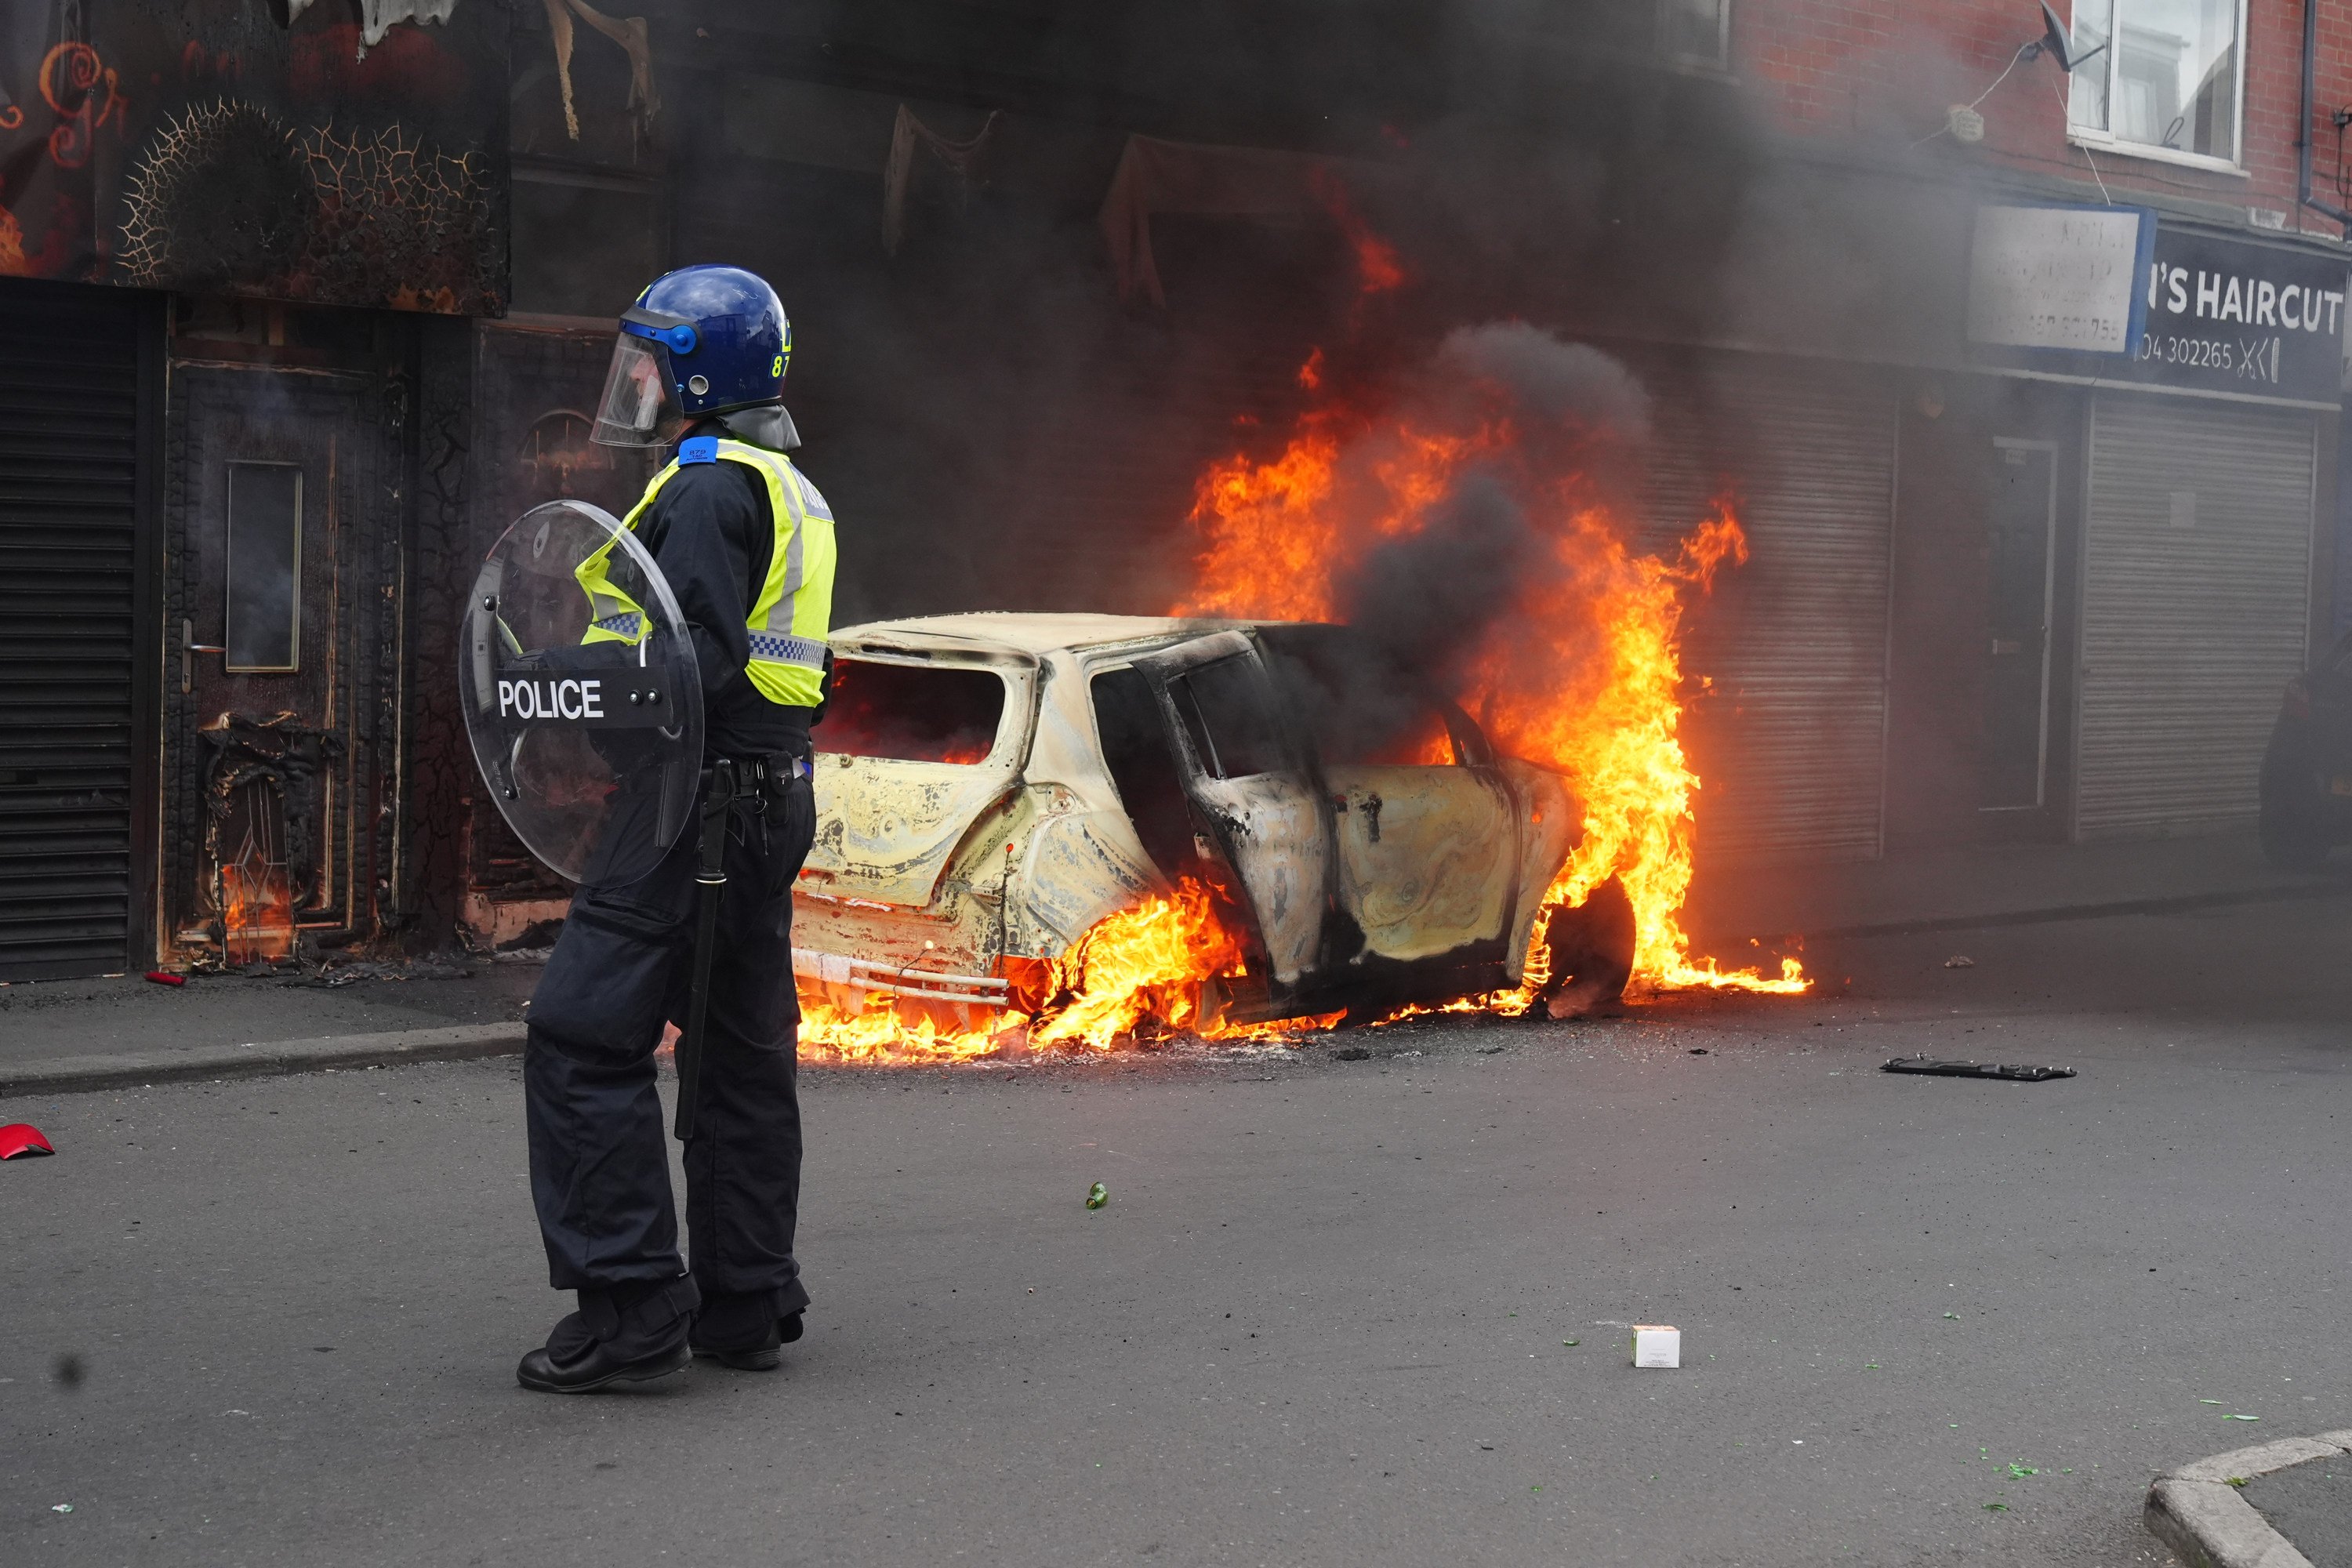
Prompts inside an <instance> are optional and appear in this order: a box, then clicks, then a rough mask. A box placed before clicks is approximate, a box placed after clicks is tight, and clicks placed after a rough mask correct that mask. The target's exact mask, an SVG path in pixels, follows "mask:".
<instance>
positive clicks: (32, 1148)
mask: <svg viewBox="0 0 2352 1568" xmlns="http://www.w3.org/2000/svg"><path fill="white" fill-rule="evenodd" d="M56 1152H57V1151H56V1150H55V1149H52V1148H50V1147H49V1141H48V1140H47V1138H44V1137H42V1136H41V1130H40V1129H39V1128H37V1127H36V1126H34V1125H33V1124H32V1123H31V1122H29V1121H12V1122H10V1123H9V1124H8V1125H7V1126H5V1127H0V1160H37V1159H38V1158H40V1157H41V1156H42V1155H44V1154H54V1153H56Z"/></svg>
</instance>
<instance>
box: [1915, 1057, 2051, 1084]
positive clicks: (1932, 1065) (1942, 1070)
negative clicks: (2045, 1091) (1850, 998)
mask: <svg viewBox="0 0 2352 1568" xmlns="http://www.w3.org/2000/svg"><path fill="white" fill-rule="evenodd" d="M1878 1070H1879V1071H1881V1072H1907V1073H1920V1074H1924V1075H1926V1076H1927V1077H1930V1078H1998V1079H2009V1080H2010V1081H2011V1082H2013V1083H2041V1082H2042V1081H2043V1080H2044V1079H2053V1078H2073V1077H2074V1068H2047V1067H2032V1066H2028V1065H2026V1064H2024V1063H2021V1062H2011V1063H1998V1064H1997V1063H1993V1062H1962V1061H1947V1060H1944V1059H1941V1058H1936V1057H1896V1058H1895V1059H1894V1060H1893V1061H1890V1062H1888V1063H1887V1064H1886V1065H1885V1067H1883V1068H1879V1069H1878Z"/></svg>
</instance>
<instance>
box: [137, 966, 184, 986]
mask: <svg viewBox="0 0 2352 1568" xmlns="http://www.w3.org/2000/svg"><path fill="white" fill-rule="evenodd" d="M147 978H148V979H150V980H152V981H153V982H154V983H155V984H158V985H185V984H187V983H188V977H187V976H186V975H184V974H173V973H169V972H168V971H165V970H161V969H151V970H149V971H148V972H147Z"/></svg>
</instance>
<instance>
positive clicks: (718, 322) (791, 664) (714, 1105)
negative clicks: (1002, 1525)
mask: <svg viewBox="0 0 2352 1568" xmlns="http://www.w3.org/2000/svg"><path fill="white" fill-rule="evenodd" d="M791 353H792V325H791V323H790V322H789V321H787V320H786V319H785V316H784V311H783V307H782V304H781V303H780V302H779V301H778V300H777V299H776V294H775V290H773V289H771V288H769V287H768V285H767V284H766V283H765V282H764V281H762V280H761V279H759V278H758V277H756V276H754V275H753V274H751V273H750V272H746V271H744V270H742V269H741V268H733V267H688V268H681V269H680V270H678V271H676V272H671V273H668V274H667V275H666V276H664V277H662V278H660V279H656V281H655V282H654V283H653V284H652V285H651V286H650V287H648V288H647V289H646V291H645V292H644V293H643V294H641V295H639V296H638V297H637V301H636V304H635V306H634V307H632V308H631V309H630V310H627V311H625V313H624V314H623V315H622V318H621V324H620V335H619V337H618V340H617V342H616V343H615V345H614V353H613V363H612V368H611V371H610V374H608V376H607V378H606V382H605V388H604V399H603V402H602V404H601V405H600V406H599V409H598V416H597V420H596V426H595V429H594V431H593V438H594V439H595V440H597V441H600V442H603V443H604V444H606V445H610V446H623V447H667V446H668V445H670V444H671V443H672V442H676V443H677V456H676V458H675V460H674V461H672V462H671V463H670V464H669V466H668V467H667V468H664V469H662V471H661V472H660V473H658V474H656V476H655V477H654V479H653V482H652V483H651V484H650V485H648V486H647V487H646V493H645V498H644V499H643V500H640V501H639V502H638V503H637V505H636V507H635V509H634V510H632V511H630V513H629V514H628V517H627V518H626V519H625V525H626V526H627V527H628V528H629V529H631V530H632V531H635V534H636V536H637V537H638V539H639V540H640V541H642V542H644V544H645V545H646V549H647V550H648V551H650V552H651V553H652V555H653V558H654V560H655V561H656V563H658V564H659V566H660V567H661V571H662V574H663V576H664V577H665V578H667V581H668V583H669V585H670V588H671V590H672V592H673V593H674V594H675V595H677V603H678V607H679V611H680V613H681V616H682V617H683V619H684V620H685V622H686V623H687V626H688V633H689V635H690V636H691V637H692V639H693V642H694V648H695V654H696V658H697V659H698V664H699V667H700V670H701V679H702V687H703V703H704V712H705V726H704V727H705V733H706V741H705V747H706V751H705V757H704V770H703V780H702V788H703V791H704V796H703V799H702V801H701V802H700V803H698V804H699V805H700V808H701V809H700V811H699V812H698V820H711V821H719V822H720V825H721V826H723V829H724V833H725V847H724V870H725V873H726V885H725V888H724V889H723V891H722V892H721V894H720V895H719V898H720V903H719V920H718V925H717V931H716V942H715V944H714V951H713V953H712V956H711V958H710V961H709V988H708V1004H707V1005H708V1014H707V1017H708V1025H707V1029H706V1032H705V1036H704V1041H705V1048H704V1051H703V1053H702V1058H701V1060H702V1069H701V1078H700V1085H699V1091H698V1094H697V1095H696V1097H695V1111H694V1116H693V1130H692V1131H691V1133H690V1134H688V1136H687V1142H686V1152H685V1163H686V1183H687V1226H688V1236H689V1239H690V1241H691V1244H692V1266H691V1268H690V1270H689V1268H688V1265H687V1264H686V1263H685V1262H683V1261H682V1260H681V1259H680V1258H679V1255H678V1246H677V1211H676V1209H675V1206H674V1205H673V1201H672V1198H671V1194H670V1181H669V1162H668V1151H667V1143H666V1142H665V1136H664V1130H663V1126H662V1112H661V1102H660V1100H659V1097H658V1096H657V1095H656V1091H655V1087H654V1083H655V1066H654V1053H655V1050H656V1047H657V1046H658V1044H659V1043H660V1039H661V1036H662V1025H663V1023H664V1021H665V1020H669V1021H674V1022H677V1024H679V1025H680V1026H684V1025H685V1024H686V1022H687V1020H688V1010H689V997H688V992H689V990H690V989H691V977H692V974H693V972H694V968H695V964H694V960H693V948H694V943H695V936H696V925H697V922H696V919H695V915H696V899H697V883H696V862H697V858H698V854H699V852H700V846H699V844H698V837H699V835H698V833H697V832H696V831H695V828H694V826H692V825H689V827H688V831H686V832H684V833H681V834H680V835H679V836H678V838H677V843H676V844H675V845H674V846H672V847H671V849H670V851H669V853H668V854H667V856H666V857H665V858H663V859H662V861H661V863H660V864H659V866H658V867H657V868H656V869H655V870H654V871H652V872H651V873H650V874H648V875H646V876H644V877H642V878H639V879H635V880H632V881H628V882H625V883H621V884H617V885H614V884H610V883H607V882H604V881H601V880H600V879H599V877H598V875H597V872H596V870H595V869H594V868H593V866H592V867H591V868H590V870H589V872H588V874H587V877H586V879H585V880H584V881H583V884H582V886H581V888H580V890H579V892H578V893H577V894H576V895H575V896H574V897H573V899H572V910H571V916H570V918H569V919H568V920H566V921H565V922H564V927H563V935H562V938H561V939H560V940H559V941H558V942H557V943H556V945H555V952H554V954H553V956H552V957H551V958H550V959H549V961H548V965H547V971H546V973H545V975H544V976H543V977H542V978H541V981H540V984H539V989H538V990H537V991H536V992H535V993H534V994H532V996H531V1005H530V1033H529V1041H528V1044H527V1045H526V1047H525V1049H524V1056H523V1082H524V1100H525V1106H526V1110H527V1113H528V1118H529V1123H530V1184H531V1198H532V1201H533V1203H534V1205H536V1206H537V1208H538V1211H539V1224H540V1231H541V1236H542V1237H543V1238H544V1239H545V1241H546V1244H547V1259H548V1269H549V1274H550V1277H551V1283H552V1284H553V1285H554V1286H555V1288H556V1289H559V1290H576V1291H578V1292H579V1303H580V1310H578V1311H576V1312H573V1313H572V1314H570V1315H569V1316H567V1317H565V1318H564V1319H563V1320H562V1321H561V1322H559V1323H557V1324H556V1325H555V1330H554V1331H553V1332H552V1333H551V1334H550V1335H549V1336H548V1341H547V1343H546V1344H545V1345H544V1346H543V1347H542V1348H541V1349H538V1350H534V1351H532V1352H530V1353H529V1354H528V1355H526V1356H524V1357H523V1359H522V1364H521V1365H520V1367H519V1368H517V1369H516V1376H517V1378H518V1379H519V1380H520V1382H521V1384H523V1386H524V1387H526V1388H530V1389H537V1390H541V1391H543V1392H548V1393H557V1394H579V1393H584V1392H586V1391H588V1390H590V1389H595V1388H601V1387H604V1385H606V1384H612V1383H615V1382H622V1381H630V1382H637V1381H643V1380H645V1379H646V1378H652V1377H659V1376H661V1375H663V1374H665V1373H672V1372H676V1371H678V1370H679V1369H681V1368H683V1367H685V1366H686V1365H687V1364H688V1360H689V1357H690V1356H691V1355H695V1354H702V1355H709V1356H712V1357H715V1358H716V1359H718V1360H719V1362H721V1363H724V1364H726V1365H728V1366H731V1367H738V1368H743V1369H747V1370H765V1369H768V1368H772V1367H774V1366H775V1365H777V1364H778V1363H779V1362H780V1361H781V1360H782V1345H783V1344H784V1343H785V1342H789V1341H792V1340H796V1339H798V1338H799V1337H800V1333H801V1313H802V1311H803V1309H804V1308H806V1307H807V1305H808V1301H809V1296H808V1291H807V1290H806V1289H804V1288H803V1285H802V1283H801V1279H800V1268H799V1265H798V1264H797V1263H796V1262H795V1261H794V1260H793V1226H794V1222H795V1219H796V1215H797V1208H798V1205H799V1199H800V1173H801V1120H800V1104H799V1100H798V1098H797V1096H796V1094H795V1092H794V1088H793V1067H794V1047H795V1044H796V1025H797V1023H798V1021H799V1008H798V1006H797V1005H796V1002H795V998H794V995H793V963H792V885H793V878H794V877H795V876H797V875H798V873H799V871H800V867H801V862H802V860H803V858H804V857H805V856H806V855H807V853H808V849H809V844H810V840H811V838H812V837H813V835H814V829H815V820H816V808H815V803H814V798H813V795H812V793H811V783H810V769H811V764H812V761H813V752H812V751H811V747H810V742H809V725H810V722H811V721H812V719H813V717H814V713H815V710H817V709H818V708H819V707H820V706H821V705H822V703H823V700H824V652H825V637H826V635H827V633H828V631H829V630H830V624H829V623H830V618H831V614H832V604H833V576H834V538H833V514H832V512H831V511H830V510H828V509H827V508H826V506H825V503H824V498H823V497H822V496H820V495H819V494H818V493H817V491H816V488H815V487H814V485H812V484H810V483H809V482H808V480H807V479H804V478H803V477H802V476H801V473H800V471H799V469H797V468H794V467H793V463H792V461H791V460H790V459H789V458H786V457H785V456H784V454H785V453H786V452H787V451H789V450H791V449H792V448H793V447H797V446H798V445H799V438H798V437H797V436H796V435H795V434H794V432H793V423H792V419H791V417H790V416H788V415H786V414H785V412H784V409H783V405H782V397H783V384H784V368H785V363H786V361H787V360H788V359H789V358H790V356H791ZM597 570H598V568H597V567H596V566H595V565H594V564H593V563H592V566H591V567H589V568H583V574H582V578H581V580H582V583H583V586H585V587H587V588H588V589H589V591H590V593H591V596H592V599H593V598H600V597H602V596H604V595H601V594H600V592H599V586H600V585H599V582H598V580H597V579H596V576H595V573H596V571H597ZM611 608H613V606H612V605H599V606H598V609H597V612H596V614H597V615H598V616H600V617H602V616H604V613H605V611H606V610H608V609H611ZM599 624H600V626H609V625H612V624H614V623H610V622H604V621H602V620H600V622H599ZM619 624H621V625H622V626H624V628H625V627H626V626H627V624H628V623H627V619H626V617H625V616H624V617H623V619H622V621H621V622H620V623H619ZM590 635H591V637H595V636H597V635H599V634H598V632H596V631H593V630H592V632H591V634H590ZM714 790H716V791H719V792H720V793H719V795H715V796H714V795H713V794H712V792H713V791H714ZM730 795H731V803H730ZM714 802H716V803H717V804H715V805H714ZM721 819H723V821H721ZM632 821H633V819H632V817H631V816H630V815H629V814H628V813H627V812H626V811H625V810H621V809H617V808H616V810H615V812H614V817H613V820H612V826H610V827H609V828H608V829H607V832H608V836H609V835H612V834H619V833H624V832H628V831H644V829H643V828H642V827H633V826H632ZM713 842H714V843H716V842H717V840H716V838H715V837H714V839H713Z"/></svg>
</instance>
